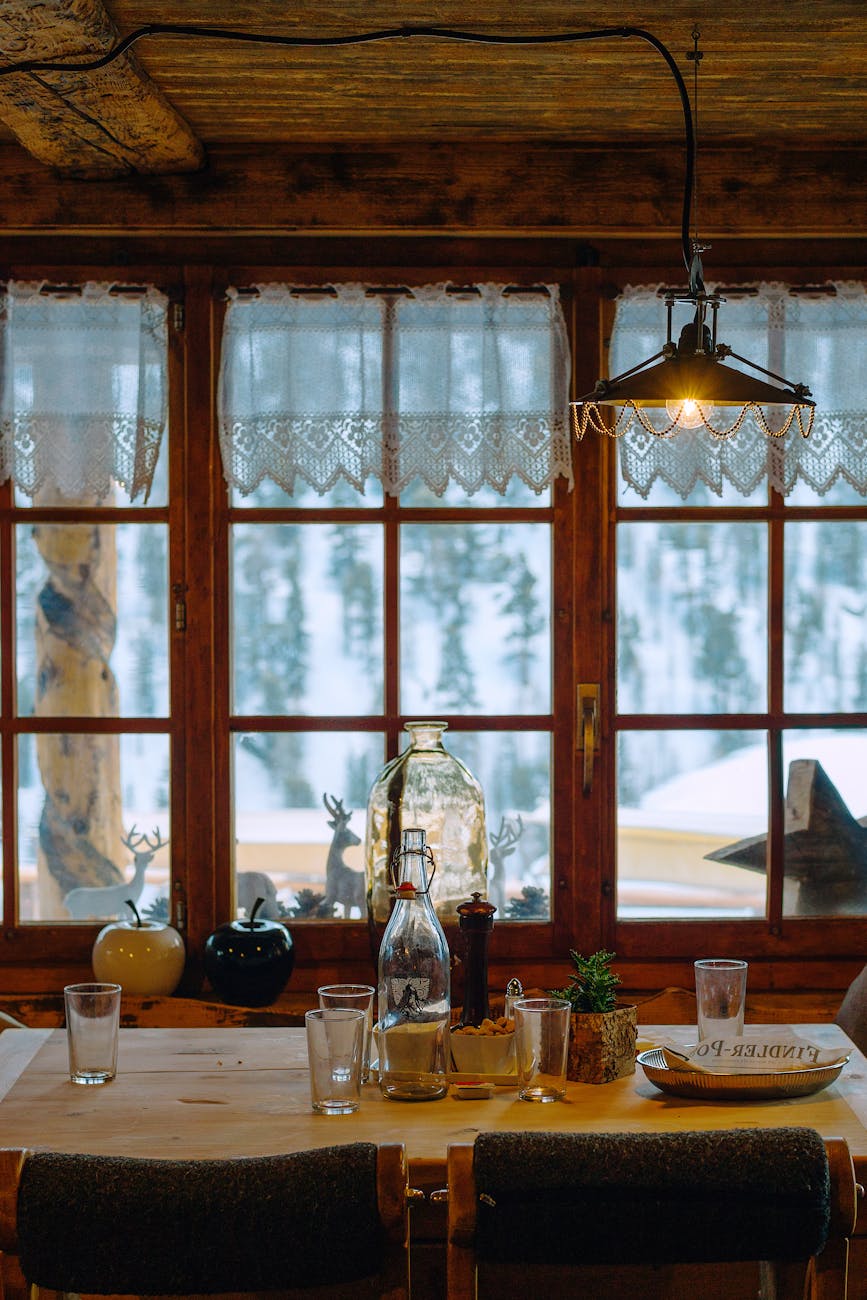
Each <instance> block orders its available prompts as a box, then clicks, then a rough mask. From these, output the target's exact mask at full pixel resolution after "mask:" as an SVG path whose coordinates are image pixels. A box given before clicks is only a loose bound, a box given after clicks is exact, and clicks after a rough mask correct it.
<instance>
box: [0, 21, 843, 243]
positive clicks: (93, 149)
mask: <svg viewBox="0 0 867 1300" xmlns="http://www.w3.org/2000/svg"><path fill="white" fill-rule="evenodd" d="M705 11H706V12H705ZM865 18H867V11H865V0H821V3H819V4H817V2H816V0H785V2H784V0H716V3H715V4H714V5H713V6H710V5H708V4H706V3H701V4H696V3H695V0H666V4H665V5H664V6H662V5H659V4H658V3H650V2H648V0H645V2H644V3H632V4H630V5H628V6H625V7H624V8H623V9H622V10H620V11H612V10H611V9H608V8H605V7H600V6H599V5H598V4H591V3H589V0H570V2H569V3H565V2H564V0H534V3H533V4H532V5H525V6H516V5H514V4H511V3H508V0H477V3H476V4H475V5H473V6H467V5H466V4H465V3H461V4H459V3H455V0H429V2H428V3H418V4H412V5H409V4H405V3H404V4H400V3H387V2H380V3H377V4H376V5H371V4H370V2H369V0H345V2H344V3H341V4H340V5H334V4H330V5H326V4H324V3H321V2H320V0H305V3H304V5H303V6H302V5H287V4H286V0H50V2H49V3H45V0H3V4H2V5H0V63H6V64H8V63H10V62H17V61H20V60H23V59H27V58H45V57H50V58H59V57H61V56H68V57H70V58H72V57H74V56H76V55H81V54H87V53H89V54H91V55H92V54H99V53H102V52H104V51H106V50H107V49H109V48H110V47H111V46H112V44H113V43H114V42H115V41H116V39H117V36H118V35H119V36H126V35H128V34H129V33H131V32H133V31H134V30H136V29H137V28H139V27H142V26H145V25H147V24H149V23H160V24H162V23H176V24H188V25H202V26H212V27H213V26H219V27H223V28H228V29H231V30H233V31H238V32H242V31H247V32H260V33H273V34H277V35H281V36H285V37H291V38H298V37H301V38H303V37H340V36H347V35H357V34H361V33H364V32H369V31H371V30H384V29H390V28H400V27H402V26H406V25H410V26H436V27H447V28H453V29H461V30H471V31H473V32H478V33H487V34H492V35H495V36H496V35H500V36H512V37H514V36H529V37H532V36H539V35H543V34H563V33H568V32H575V31H589V30H599V29H600V28H602V27H604V26H606V25H611V26H614V25H617V26H620V25H628V26H630V27H638V28H644V29H646V30H647V31H649V32H650V33H652V34H653V36H655V37H656V38H657V39H658V40H660V41H662V42H663V43H664V44H665V45H666V46H667V47H668V49H669V50H670V51H671V53H672V55H673V56H674V58H675V60H676V62H677V65H678V67H679V69H680V71H681V73H682V75H683V77H684V79H685V81H686V83H687V86H688V89H689V92H690V95H692V93H693V70H694V64H693V63H692V62H691V61H690V60H689V59H688V58H687V53H688V52H689V51H690V50H691V49H692V44H693V43H692V31H693V27H694V26H695V25H696V21H697V22H698V25H699V27H700V28H701V50H702V52H703V56H704V57H703V60H702V63H701V71H700V76H699V94H698V101H697V107H698V140H699V171H700V177H701V178H702V185H703V193H704V195H705V197H706V199H707V208H708V209H709V210H711V211H712V212H713V213H714V218H715V220H716V222H717V232H716V233H717V234H718V233H719V232H720V231H722V232H723V233H725V232H726V231H731V232H734V233H737V234H738V235H743V234H746V235H751V234H755V233H756V232H761V231H762V230H764V229H766V228H769V227H770V226H772V225H773V226H775V227H776V228H779V229H780V230H785V229H787V228H790V227H791V225H792V223H794V226H796V227H797V228H798V230H799V231H800V233H801V234H804V235H809V236H810V237H814V236H817V235H818V236H821V235H823V234H824V233H826V227H827V230H828V231H830V230H832V229H833V230H836V231H838V232H841V233H843V234H845V235H846V236H847V237H852V236H853V235H854V234H857V235H858V237H859V238H860V237H863V235H864V229H865V228H864V220H863V208H864V203H862V202H861V200H862V198H867V148H865V140H864V104H865V88H867V21H865ZM682 140H683V110H682V105H681V102H680V99H679V97H678V93H677V88H676V85H675V80H674V78H673V77H672V75H671V72H670V70H669V69H668V67H667V66H666V64H665V61H664V59H663V57H662V56H661V55H660V53H659V52H658V51H657V50H655V49H654V48H653V47H652V46H651V45H649V44H647V43H646V42H644V41H642V40H640V39H637V38H630V39H624V38H622V37H612V38H610V39H604V40H592V41H586V42H580V43H578V42H576V43H573V44H568V43H567V44H556V45H496V44H493V45H489V44H474V43H463V42H456V41H452V40H442V39H437V38H435V37H431V36H420V35H419V36H413V37H396V38H394V39H390V40H384V41H377V42H371V43H365V44H356V45H347V46H342V47H320V48H306V49H304V48H275V47H268V46H265V45H254V44H249V43H243V42H240V41H239V42H235V41H227V40H218V39H213V38H208V37H205V36H202V37H196V38H195V39H190V38H183V37H181V36H169V35H165V34H155V35H150V36H148V37H146V38H144V39H143V40H141V41H139V42H138V43H137V44H136V45H135V47H134V49H133V50H132V51H131V52H130V54H129V55H125V56H124V57H123V58H122V59H120V60H118V61H116V62H113V63H111V64H110V65H109V66H107V67H106V68H104V69H102V70H101V71H98V72H92V73H91V72H88V73H84V72H82V73H70V72H57V71H41V72H30V73H24V72H22V73H16V74H15V75H14V76H7V77H3V78H0V151H2V154H3V163H4V171H5V174H6V186H5V193H4V192H2V187H0V222H3V223H4V224H5V225H6V229H7V230H12V229H14V228H16V225H20V224H21V222H22V216H21V202H22V196H25V195H26V197H27V199H28V201H29V202H30V208H29V210H28V212H27V219H28V220H29V222H30V224H31V225H32V226H37V227H39V228H41V229H43V230H46V231H47V230H49V229H52V230H58V229H62V228H64V225H65V223H66V222H67V220H68V221H69V222H71V223H72V224H73V225H75V224H76V223H77V224H78V225H79V226H80V227H82V228H83V227H87V228H88V229H91V228H92V229H97V228H100V229H101V228H103V227H106V226H107V223H108V222H109V220H114V221H116V222H117V221H118V220H122V221H125V222H126V223H127V227H128V228H132V227H133V226H138V225H140V226H141V227H142V228H147V229H157V228H164V227H171V228H172V229H178V228H181V227H184V228H187V229H189V230H193V229H199V228H209V229H210V228H218V227H219V228H228V227H230V226H234V227H235V228H247V229H260V228H262V229H265V228H270V227H271V226H273V227H274V228H277V227H280V228H282V229H285V228H286V227H287V226H292V227H294V228H298V229H306V228H308V227H309V228H318V229H321V230H337V229H339V230H343V229H349V228H354V229H358V230H369V229H376V230H378V229H382V228H388V227H389V226H390V225H393V226H394V227H395V228H400V229H415V230H418V231H424V230H429V229H434V230H437V229H444V228H446V227H447V228H449V229H454V228H466V229H468V230H472V231H474V232H477V233H496V231H497V230H501V229H509V228H510V229H515V228H520V229H522V230H525V231H527V230H531V229H540V230H550V229H552V228H557V229H560V228H562V229H563V230H568V231H569V232H571V233H578V234H580V233H581V232H583V231H585V230H590V231H592V230H595V229H599V228H600V227H604V228H606V229H611V230H614V231H615V234H616V233H617V230H619V231H620V233H625V234H630V233H636V232H642V231H650V232H653V231H655V230H656V229H657V227H660V226H661V225H664V226H665V227H667V228H670V226H671V221H672V217H673V216H674V217H675V219H676V214H677V208H678V202H679V196H678V192H677V190H678V186H679V184H680V183H681V182H680V178H681V176H682V172H683V156H682V153H683V151H682ZM21 146H23V148H24V149H25V150H26V151H27V153H28V154H29V155H30V157H29V158H28V157H27V155H26V154H22V153H21ZM669 146H670V147H669ZM34 159H35V160H38V162H36V163H34V161H33V160H34ZM46 164H47V165H48V168H50V169H51V170H47V169H46V168H45V165H46ZM40 166H42V169H43V171H44V172H45V175H46V176H48V177H49V178H50V177H52V176H53V177H54V179H53V180H52V182H51V184H52V185H53V186H54V188H53V189H51V188H50V187H49V185H48V182H43V181H42V180H41V179H40ZM365 168H366V171H365ZM275 172H276V174H277V188H276V190H275V189H274V186H275ZM362 172H363V173H364V174H363V175H362ZM171 173H181V175H179V176H177V177H172V176H171V175H170V174H171ZM185 173H186V174H188V175H189V176H190V178H191V181H190V183H189V184H187V183H186V181H185V178H184V174H185ZM148 176H150V177H151V178H152V181H153V183H154V184H156V183H159V184H161V185H162V188H161V189H159V188H153V187H152V188H149V189H147V190H143V189H142V188H141V185H139V186H138V188H137V189H135V190H133V189H131V188H130V186H131V184H132V182H133V181H134V180H136V179H137V178H138V177H144V178H145V179H147V177H148ZM266 176H267V177H268V184H269V196H270V195H271V193H272V192H274V193H276V194H277V200H276V202H277V206H276V207H273V208H272V207H269V205H268V204H267V203H263V193H264V190H263V189H262V188H261V187H262V186H263V183H264V178H265V177H266ZM588 176H592V179H593V192H592V194H591V193H589V192H588V189H587V178H588ZM635 176H640V178H641V183H640V185H639V184H637V183H636V182H635V181H634V180H633V177H635ZM64 177H75V178H94V177H97V178H105V177H119V178H121V182H123V181H124V178H126V188H125V189H122V190H118V191H117V193H118V195H120V196H121V197H122V199H123V203H124V204H125V207H123V208H122V209H119V210H118V211H117V212H111V213H110V211H109V209H110V205H106V202H105V198H106V194H107V191H102V192H101V193H98V192H95V191H93V189H92V188H91V196H92V197H89V198H84V197H82V192H81V191H80V190H78V189H73V188H70V187H69V185H68V184H67V185H66V186H64V184H63V178H64ZM528 178H529V180H530V181H531V186H530V187H529V188H528ZM378 185H379V191H380V192H378V191H377V186H378ZM633 188H634V189H635V190H636V191H637V197H636V206H635V208H634V210H633V209H630V208H628V207H625V206H624V200H626V201H627V202H628V200H629V197H630V195H631V192H632V190H633ZM338 191H341V193H342V198H341V194H338ZM531 191H532V192H531ZM564 191H567V192H568V197H569V201H570V204H571V209H570V210H569V212H564V205H563V194H564ZM347 194H351V195H352V198H351V200H347V198H346V196H347ZM215 196H217V197H218V198H219V210H217V208H215ZM113 199H114V196H113ZM841 200H842V201H841ZM340 202H342V203H343V208H342V211H339V210H338V208H339V205H340ZM329 204H330V207H329V206H328V205H329ZM353 205H354V206H353ZM582 205H583V208H582ZM859 205H860V207H859ZM326 208H327V211H326ZM615 213H616V220H615V219H614V214H615ZM618 223H619V224H618ZM829 223H830V224H829ZM615 227H616V229H615ZM710 233H714V231H713V230H711V232H710Z"/></svg>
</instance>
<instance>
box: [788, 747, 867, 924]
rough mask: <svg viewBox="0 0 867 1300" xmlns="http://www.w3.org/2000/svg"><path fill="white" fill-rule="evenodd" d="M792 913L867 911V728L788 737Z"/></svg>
mask: <svg viewBox="0 0 867 1300" xmlns="http://www.w3.org/2000/svg"><path fill="white" fill-rule="evenodd" d="M783 771H784V772H785V774H786V851H785V874H784V888H783V910H784V912H785V913H786V915H788V916H835V915H859V916H863V915H865V914H867V828H865V825H864V821H863V820H862V819H864V818H865V817H867V787H865V773H867V732H865V731H849V730H846V731H830V730H827V731H790V732H787V733H786V734H785V735H784V737H783Z"/></svg>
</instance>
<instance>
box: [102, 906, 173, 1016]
mask: <svg viewBox="0 0 867 1300" xmlns="http://www.w3.org/2000/svg"><path fill="white" fill-rule="evenodd" d="M127 907H129V908H130V909H131V911H132V912H133V915H134V916H135V920H134V921H112V922H111V923H110V924H109V925H106V926H103V928H102V929H101V930H100V932H99V934H98V935H97V936H96V942H95V943H94V945H93V956H92V962H93V973H94V976H95V977H96V979H98V980H100V981H101V982H102V981H106V982H108V983H110V984H119V985H120V986H121V988H122V989H123V991H124V993H139V994H145V995H147V994H150V995H151V996H154V997H160V996H162V997H168V996H169V995H170V994H172V993H174V991H175V989H176V988H177V987H178V985H179V984H180V982H181V976H182V975H183V973H184V958H185V953H184V941H183V939H182V938H181V936H180V935H179V934H178V932H177V930H175V929H174V927H173V926H171V925H164V924H163V922H162V921H142V919H141V918H140V916H139V914H138V912H137V911H136V907H135V904H134V903H132V902H130V901H128V902H127Z"/></svg>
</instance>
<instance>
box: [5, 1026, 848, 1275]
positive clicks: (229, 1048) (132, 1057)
mask: <svg viewBox="0 0 867 1300" xmlns="http://www.w3.org/2000/svg"><path fill="white" fill-rule="evenodd" d="M767 1028H768V1030H769V1031H770V1032H774V1033H779V1032H781V1030H785V1029H787V1028H789V1027H787V1026H781V1025H775V1026H772V1027H767ZM790 1028H791V1029H793V1030H794V1031H795V1032H797V1033H798V1034H800V1035H801V1036H802V1037H803V1038H806V1039H808V1040H809V1041H811V1042H813V1043H816V1044H817V1045H819V1046H821V1047H842V1048H844V1049H845V1050H847V1051H848V1052H849V1053H850V1060H849V1062H848V1064H847V1065H846V1066H845V1067H844V1069H843V1072H842V1074H841V1075H840V1077H839V1078H838V1079H837V1080H836V1081H835V1082H834V1083H833V1084H831V1085H830V1086H829V1087H828V1088H826V1089H824V1090H823V1091H822V1092H819V1093H816V1094H814V1095H813V1096H808V1097H799V1098H798V1097H794V1098H788V1099H777V1100H766V1101H749V1102H744V1101H726V1102H722V1101H713V1100H708V1099H702V1100H691V1099H685V1098H680V1097H674V1096H671V1095H668V1094H666V1093H663V1092H660V1091H659V1090H658V1089H657V1088H655V1087H654V1086H653V1084H651V1083H650V1082H649V1081H648V1080H647V1078H646V1077H645V1075H644V1072H643V1070H642V1069H641V1068H640V1067H638V1068H637V1069H636V1072H635V1073H634V1074H633V1075H630V1076H628V1077H627V1078H624V1079H618V1080H616V1081H615V1082H613V1083H607V1084H601V1085H595V1086H594V1085H591V1084H580V1083H570V1084H569V1085H568V1089H567V1095H566V1099H565V1101H563V1102H553V1103H551V1104H548V1105H538V1104H533V1103H531V1102H524V1101H519V1100H518V1097H517V1089H516V1086H515V1087H511V1088H506V1087H503V1088H497V1089H496V1091H495V1093H494V1095H493V1097H491V1098H490V1099H474V1100H458V1099H457V1098H456V1097H454V1096H453V1095H450V1096H448V1097H445V1098H443V1099H441V1100H438V1101H430V1102H420V1103H412V1102H399V1101H386V1100H385V1099H384V1098H383V1097H382V1095H381V1094H380V1092H379V1088H378V1086H377V1085H376V1084H375V1083H371V1084H368V1085H366V1086H365V1087H364V1088H363V1090H362V1099H361V1106H360V1109H359V1110H358V1112H357V1113H356V1114H354V1115H332V1116H328V1115H319V1114H314V1112H313V1111H312V1110H311V1107H310V1093H309V1083H308V1070H307V1050H306V1043H305V1035H304V1030H303V1029H297V1028H234V1027H230V1028H209V1029H178V1028H175V1029H121V1031H120V1046H119V1052H118V1075H117V1078H116V1079H115V1080H114V1081H113V1082H111V1083H109V1084H105V1085H103V1086H101V1087H81V1086H77V1085H75V1084H72V1083H70V1082H69V1080H68V1076H67V1053H66V1033H65V1030H62V1029H53V1030H52V1029H8V1030H6V1031H5V1032H3V1033H2V1034H0V1147H3V1146H15V1147H18V1146H27V1147H37V1148H49V1149H54V1150H59V1151H89V1152H94V1153H98V1154H116V1155H132V1156H150V1157H157V1156H168V1157H183V1158H213V1157H218V1156H221V1157H225V1156H245V1155H266V1154H272V1153H275V1152H286V1151H295V1150H302V1149H305V1148H311V1147H316V1146H326V1145H330V1144H332V1143H343V1142H354V1141H359V1140H361V1141H370V1142H376V1143H382V1142H403V1143H405V1145H406V1148H407V1154H408V1156H409V1159H410V1178H411V1181H412V1183H413V1185H415V1186H418V1187H422V1188H424V1189H425V1190H430V1189H431V1188H433V1187H442V1186H443V1185H444V1184H445V1181H446V1165H445V1160H446V1151H447V1148H448V1146H449V1144H450V1143H453V1142H472V1141H473V1139H474V1137H475V1136H476V1134H477V1133H480V1132H482V1131H485V1130H510V1129H512V1130H514V1129H524V1130H548V1131H550V1130H557V1131H563V1132H569V1131H576V1132H577V1131H608V1132H612V1131H641V1130H646V1131H650V1132H675V1131H681V1130H687V1129H702V1130H707V1129H714V1128H722V1129H725V1128H753V1127H759V1126H771V1127H773V1126H787V1125H805V1126H807V1127H810V1128H815V1129H817V1130H818V1131H819V1132H820V1133H821V1134H822V1135H823V1136H825V1137H831V1136H841V1137H844V1138H846V1139H847V1141H848V1143H849V1146H850V1149H851V1151H852V1154H853V1157H854V1159H855V1168H856V1175H857V1176H858V1179H859V1181H860V1182H862V1183H867V1060H865V1058H864V1057H863V1056H862V1055H861V1053H860V1052H859V1051H858V1050H857V1048H855V1046H854V1045H853V1044H852V1043H851V1042H850V1040H849V1039H848V1038H847V1037H846V1035H845V1034H844V1033H843V1031H842V1030H841V1029H839V1028H838V1027H837V1026H836V1025H831V1024H804V1025H797V1026H791V1027H790ZM746 1032H747V1034H748V1035H750V1034H758V1033H759V1032H761V1029H760V1028H759V1027H757V1026H748V1027H747V1030H746ZM640 1038H641V1040H647V1041H648V1042H654V1041H656V1042H658V1041H660V1040H662V1039H669V1040H671V1041H674V1042H679V1043H688V1042H692V1041H694V1040H695V1029H694V1027H690V1026H683V1025H680V1026H662V1025H660V1026H642V1028H641V1031H640ZM860 1205H861V1207H862V1208H861V1212H860V1214H859V1223H858V1228H857V1229H856V1236H855V1237H854V1238H853V1240H852V1243H851V1246H850V1262H849V1292H848V1294H849V1300H867V1213H865V1212H864V1209H863V1207H864V1201H863V1199H862V1201H861V1202H860ZM437 1213H439V1214H440V1216H441V1217H440V1219H437V1218H436V1214H437ZM414 1214H415V1211H414ZM425 1215H426V1216H428V1217H427V1219H425V1218H424V1216H425ZM430 1216H433V1218H431V1217H430ZM443 1216H444V1211H443V1209H442V1207H441V1206H431V1205H430V1203H429V1202H425V1203H424V1212H423V1217H422V1219H420V1220H419V1223H420V1224H423V1223H426V1224H427V1227H425V1228H422V1227H420V1229H419V1232H420V1233H421V1235H422V1236H423V1237H424V1236H425V1235H427V1236H428V1237H433V1238H436V1237H442V1235H443V1234H444V1230H445V1226H444V1224H445V1221H444V1217H443ZM431 1224H434V1227H433V1230H432V1231H431V1229H430V1225H431Z"/></svg>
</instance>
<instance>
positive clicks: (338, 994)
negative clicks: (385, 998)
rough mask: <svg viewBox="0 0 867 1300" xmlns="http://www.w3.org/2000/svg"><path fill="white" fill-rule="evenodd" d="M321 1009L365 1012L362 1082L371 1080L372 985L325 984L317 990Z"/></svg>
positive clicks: (373, 990) (373, 991)
mask: <svg viewBox="0 0 867 1300" xmlns="http://www.w3.org/2000/svg"><path fill="white" fill-rule="evenodd" d="M316 992H317V993H318V995H319V1005H320V1007H322V1008H323V1009H324V1008H327V1007H344V1008H346V1007H349V1008H355V1009H356V1010H358V1011H363V1012H364V1047H363V1049H362V1057H361V1082H362V1083H367V1081H368V1079H369V1078H370V1039H371V1031H372V1029H373V995H374V993H375V992H376V990H375V989H374V988H373V987H372V986H371V985H370V984H323V986H322V987H321V988H319V989H317V990H316Z"/></svg>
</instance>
